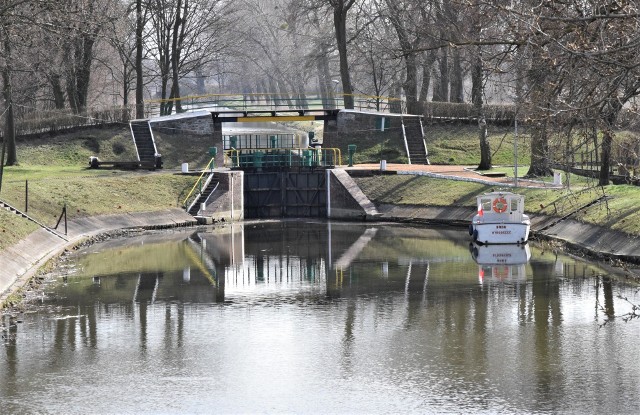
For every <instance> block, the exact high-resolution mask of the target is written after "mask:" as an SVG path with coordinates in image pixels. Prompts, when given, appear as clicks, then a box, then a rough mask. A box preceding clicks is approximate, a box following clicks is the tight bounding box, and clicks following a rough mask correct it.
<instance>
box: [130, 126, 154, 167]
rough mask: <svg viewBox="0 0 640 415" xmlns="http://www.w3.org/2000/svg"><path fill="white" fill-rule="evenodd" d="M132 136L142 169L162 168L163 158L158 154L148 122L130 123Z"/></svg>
mask: <svg viewBox="0 0 640 415" xmlns="http://www.w3.org/2000/svg"><path fill="white" fill-rule="evenodd" d="M129 126H130V128H131V136H132V137H133V142H134V144H135V145H136V151H137V153H138V160H139V161H140V167H142V168H149V169H159V168H162V158H161V157H160V154H158V149H157V148H156V142H155V140H154V139H153V132H152V131H151V126H150V125H149V121H148V120H134V121H131V122H129Z"/></svg>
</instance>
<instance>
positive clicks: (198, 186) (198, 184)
mask: <svg viewBox="0 0 640 415" xmlns="http://www.w3.org/2000/svg"><path fill="white" fill-rule="evenodd" d="M214 165H215V159H214V158H212V159H211V160H209V163H207V166H206V167H205V168H204V169H203V170H202V173H201V174H200V176H198V180H196V182H195V183H194V185H193V187H192V188H191V190H190V191H189V194H187V197H185V198H184V201H183V202H182V207H184V208H187V207H188V206H189V205H188V204H187V202H188V201H189V198H190V197H191V195H193V193H194V192H195V191H196V189H198V196H199V195H200V194H201V193H202V183H203V182H204V176H205V174H206V173H213V166H214Z"/></svg>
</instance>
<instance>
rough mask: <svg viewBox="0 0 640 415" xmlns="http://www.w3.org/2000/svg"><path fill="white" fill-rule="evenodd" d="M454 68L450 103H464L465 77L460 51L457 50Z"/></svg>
mask: <svg viewBox="0 0 640 415" xmlns="http://www.w3.org/2000/svg"><path fill="white" fill-rule="evenodd" d="M452 65H453V68H452V72H453V73H452V75H453V79H452V80H451V95H450V97H449V101H451V102H464V87H463V82H464V80H463V76H462V62H461V58H460V49H459V48H456V49H454V50H453V64H452Z"/></svg>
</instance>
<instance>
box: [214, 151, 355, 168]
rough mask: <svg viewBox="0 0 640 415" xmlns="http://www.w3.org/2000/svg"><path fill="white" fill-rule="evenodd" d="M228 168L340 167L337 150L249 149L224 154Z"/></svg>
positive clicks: (340, 156) (340, 160) (340, 159)
mask: <svg viewBox="0 0 640 415" xmlns="http://www.w3.org/2000/svg"><path fill="white" fill-rule="evenodd" d="M224 165H225V167H229V168H257V169H261V168H264V167H334V166H341V165H342V152H341V151H340V149H339V148H251V149H235V148H233V149H230V150H225V152H224Z"/></svg>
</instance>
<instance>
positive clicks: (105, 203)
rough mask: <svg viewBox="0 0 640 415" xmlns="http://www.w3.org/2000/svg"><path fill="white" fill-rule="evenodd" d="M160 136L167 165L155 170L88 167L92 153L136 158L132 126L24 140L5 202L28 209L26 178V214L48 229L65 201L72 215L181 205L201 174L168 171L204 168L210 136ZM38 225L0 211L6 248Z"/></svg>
mask: <svg viewBox="0 0 640 415" xmlns="http://www.w3.org/2000/svg"><path fill="white" fill-rule="evenodd" d="M156 141H157V144H158V147H159V149H160V151H161V152H163V161H164V166H165V168H166V169H165V170H158V171H155V172H150V171H146V170H139V171H119V170H109V169H99V170H91V169H88V162H89V157H90V156H92V155H95V156H98V157H99V158H100V159H101V160H126V161H132V160H135V149H134V147H133V143H132V141H131V136H130V132H129V129H128V127H127V126H123V127H120V128H111V129H94V130H86V131H79V132H74V133H70V134H65V135H59V136H56V137H46V138H37V139H26V140H19V141H18V143H17V145H18V160H19V162H20V165H19V166H12V167H5V170H4V178H3V182H2V191H1V193H0V199H1V200H4V201H6V202H8V203H10V204H12V205H13V206H15V207H16V208H18V209H20V210H24V209H25V198H26V196H25V193H26V192H25V188H26V182H27V181H28V189H29V191H28V214H29V215H31V216H32V217H34V218H35V219H36V220H38V221H40V222H42V223H44V224H45V225H47V226H54V225H55V224H56V222H57V220H58V218H59V217H60V214H61V212H62V208H63V206H64V205H65V204H66V206H67V217H68V219H70V220H71V219H73V218H77V217H83V216H91V215H100V214H110V213H125V212H145V211H154V210H163V209H168V208H174V207H177V206H179V205H180V203H181V201H182V197H184V196H185V195H186V192H188V191H189V189H190V188H191V186H192V185H193V183H194V180H195V179H194V177H187V176H180V175H176V174H174V172H172V171H169V169H175V168H178V167H179V166H180V164H181V163H182V162H189V163H191V167H192V168H193V167H195V166H204V165H205V164H206V163H207V161H208V155H207V150H208V145H209V140H208V139H207V137H198V136H193V137H186V136H183V135H165V134H156ZM181 196H182V197H181ZM37 228H38V227H37V225H35V224H33V223H32V222H29V221H26V220H24V219H22V218H20V217H19V216H17V215H14V214H10V213H9V212H6V211H5V210H0V250H3V249H6V248H7V247H8V246H10V245H12V244H15V243H16V242H17V241H19V240H20V239H22V238H24V237H25V236H26V235H28V234H29V233H31V232H33V231H35V230H36V229H37Z"/></svg>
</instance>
